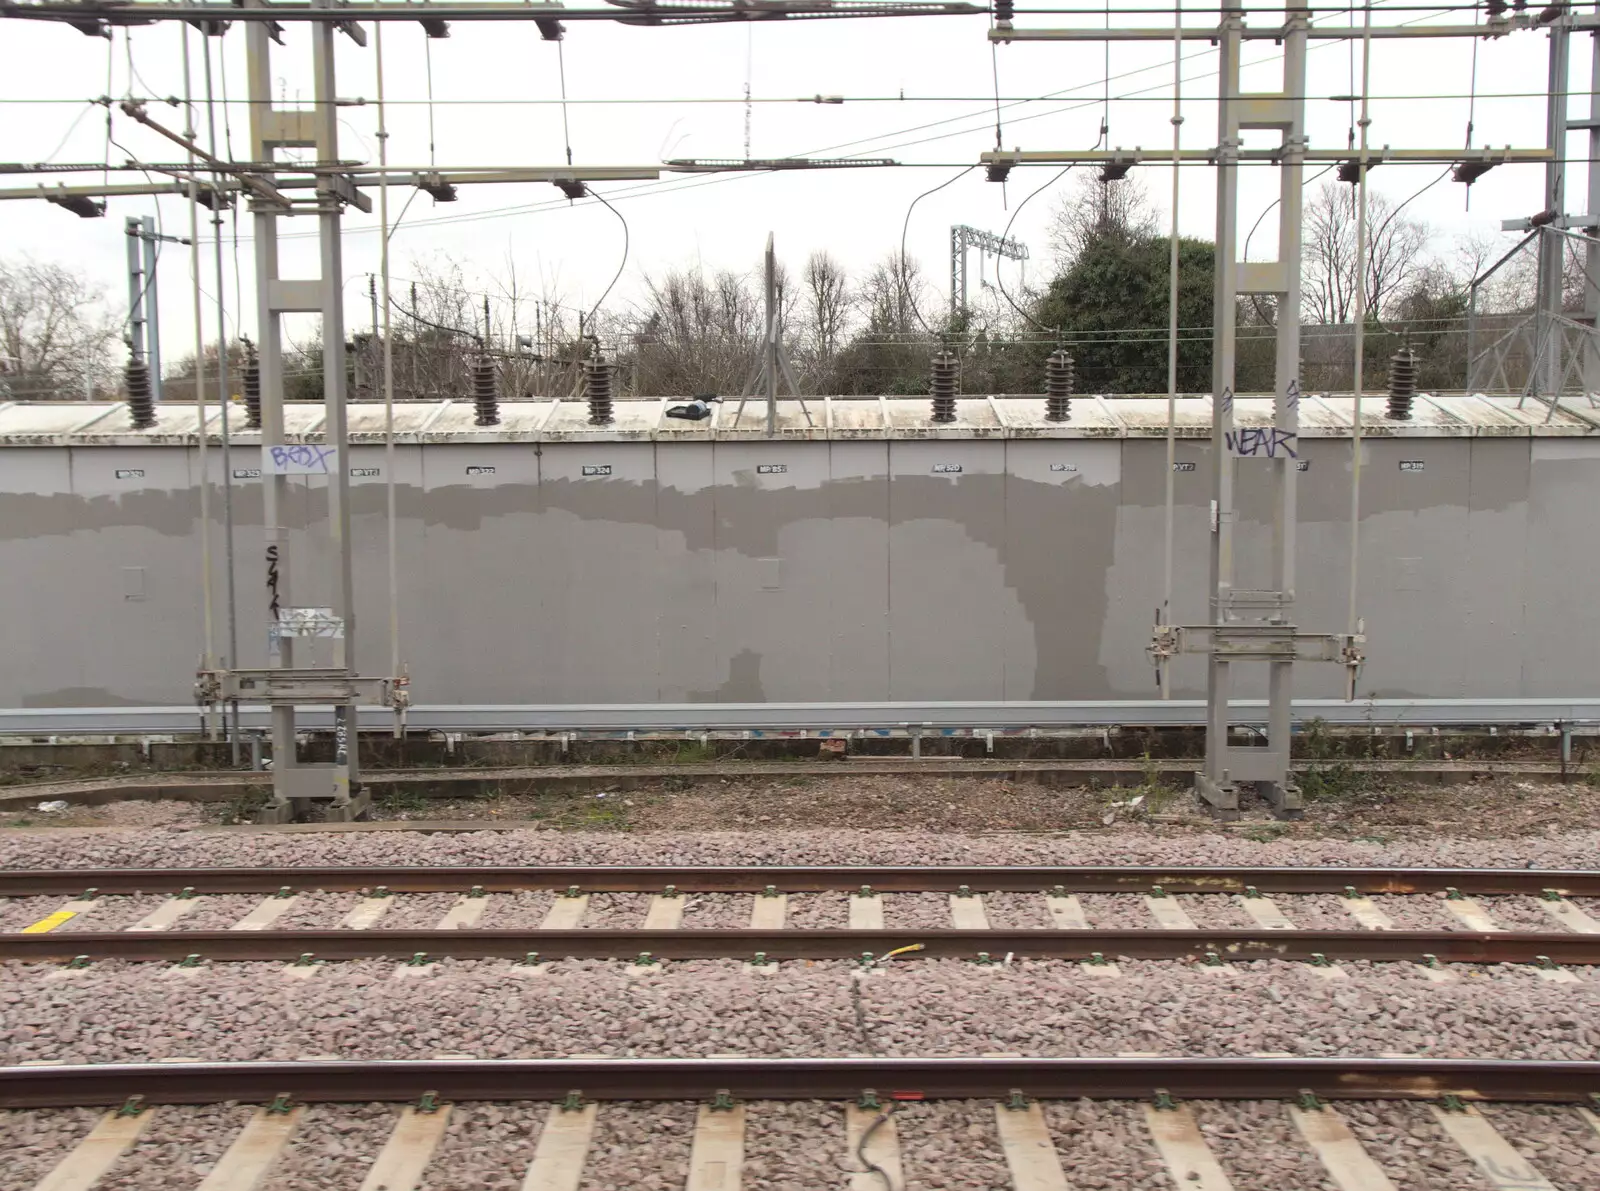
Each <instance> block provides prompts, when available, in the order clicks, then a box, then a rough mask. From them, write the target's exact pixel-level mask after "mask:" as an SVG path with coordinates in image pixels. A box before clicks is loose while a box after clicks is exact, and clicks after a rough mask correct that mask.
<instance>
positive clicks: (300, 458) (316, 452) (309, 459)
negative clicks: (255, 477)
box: [271, 445, 335, 472]
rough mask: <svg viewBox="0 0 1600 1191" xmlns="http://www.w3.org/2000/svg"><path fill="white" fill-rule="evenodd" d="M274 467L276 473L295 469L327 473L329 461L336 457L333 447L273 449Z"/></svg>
mask: <svg viewBox="0 0 1600 1191" xmlns="http://www.w3.org/2000/svg"><path fill="white" fill-rule="evenodd" d="M271 449H272V465H273V469H274V470H275V471H279V472H282V471H285V470H287V469H289V468H294V469H295V470H296V471H324V472H325V471H327V470H328V459H329V458H330V457H331V456H332V455H334V453H335V452H334V449H333V448H332V447H316V446H310V445H300V446H292V447H273V448H271Z"/></svg>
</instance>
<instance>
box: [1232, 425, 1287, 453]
mask: <svg viewBox="0 0 1600 1191" xmlns="http://www.w3.org/2000/svg"><path fill="white" fill-rule="evenodd" d="M1227 440H1228V454H1230V455H1238V456H1240V457H1241V458H1244V459H1259V458H1263V457H1265V458H1267V459H1276V458H1277V457H1278V456H1280V455H1287V456H1288V457H1289V458H1290V459H1298V458H1299V457H1300V454H1299V452H1298V451H1296V450H1295V447H1297V446H1299V444H1300V436H1299V435H1297V434H1296V433H1295V432H1294V431H1292V430H1279V429H1278V428H1277V427H1276V426H1263V427H1258V428H1252V429H1248V430H1229V431H1228V432H1227Z"/></svg>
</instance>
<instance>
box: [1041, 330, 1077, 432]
mask: <svg viewBox="0 0 1600 1191" xmlns="http://www.w3.org/2000/svg"><path fill="white" fill-rule="evenodd" d="M1077 387H1078V370H1077V366H1076V364H1074V362H1073V359H1072V357H1071V356H1070V355H1068V354H1067V349H1066V348H1064V347H1058V348H1057V349H1056V350H1055V351H1053V352H1051V353H1050V358H1049V359H1048V360H1046V361H1045V362H1044V410H1045V412H1044V416H1045V417H1046V418H1047V419H1048V420H1050V421H1052V422H1070V421H1071V420H1072V394H1073V393H1074V392H1076V391H1077Z"/></svg>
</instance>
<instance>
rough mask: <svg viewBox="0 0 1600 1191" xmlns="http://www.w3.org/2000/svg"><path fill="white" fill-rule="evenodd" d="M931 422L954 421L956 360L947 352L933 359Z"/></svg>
mask: <svg viewBox="0 0 1600 1191" xmlns="http://www.w3.org/2000/svg"><path fill="white" fill-rule="evenodd" d="M930 387H931V388H932V390H933V420H934V421H935V422H954V421H955V420H956V358H955V357H954V356H953V355H951V354H950V353H949V352H947V351H941V352H940V353H939V354H938V355H936V356H934V357H933V376H932V382H931V385H930Z"/></svg>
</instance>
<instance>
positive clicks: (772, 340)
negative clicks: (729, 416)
mask: <svg viewBox="0 0 1600 1191" xmlns="http://www.w3.org/2000/svg"><path fill="white" fill-rule="evenodd" d="M766 274H767V341H766V343H764V344H763V345H762V348H761V359H762V364H761V366H762V368H763V369H764V370H765V372H766V374H767V394H766V395H767V437H768V438H772V437H773V436H774V435H776V434H777V433H778V257H777V249H776V248H775V247H774V246H773V239H772V235H771V233H768V235H767V261H766Z"/></svg>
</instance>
